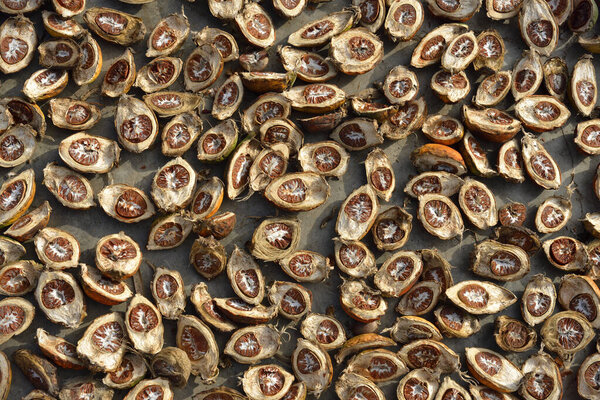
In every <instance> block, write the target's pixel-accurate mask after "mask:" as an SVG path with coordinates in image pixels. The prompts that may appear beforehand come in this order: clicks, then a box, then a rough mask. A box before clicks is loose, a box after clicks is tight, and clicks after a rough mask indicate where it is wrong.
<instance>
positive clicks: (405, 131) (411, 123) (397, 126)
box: [379, 97, 427, 140]
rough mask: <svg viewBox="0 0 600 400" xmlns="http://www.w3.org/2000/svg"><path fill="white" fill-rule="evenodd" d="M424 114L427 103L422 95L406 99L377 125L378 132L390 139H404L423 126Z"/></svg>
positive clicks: (425, 113) (425, 114)
mask: <svg viewBox="0 0 600 400" xmlns="http://www.w3.org/2000/svg"><path fill="white" fill-rule="evenodd" d="M426 116H427V104H426V103H425V99H424V98H423V97H419V98H418V99H416V100H411V101H408V102H406V103H405V104H404V105H403V106H400V107H398V108H396V109H394V111H391V112H390V114H389V117H388V118H387V119H386V120H385V121H383V123H382V124H381V126H380V127H379V134H380V135H383V136H385V137H386V138H388V139H392V140H399V139H404V138H405V137H408V136H409V135H410V134H411V133H413V132H414V131H415V130H417V129H419V128H421V126H423V122H424V121H425V117H426Z"/></svg>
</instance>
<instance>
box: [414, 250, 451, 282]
mask: <svg viewBox="0 0 600 400" xmlns="http://www.w3.org/2000/svg"><path fill="white" fill-rule="evenodd" d="M419 254H420V255H421V258H422V259H423V274H422V275H421V280H422V281H424V282H427V281H431V282H437V283H439V284H440V285H442V290H444V291H445V290H446V289H447V288H448V287H450V286H452V285H454V279H453V278H452V269H453V268H454V266H452V264H450V263H449V262H448V261H447V260H446V259H445V258H444V256H443V255H442V254H441V253H440V252H439V251H438V250H437V249H436V248H433V249H422V250H419Z"/></svg>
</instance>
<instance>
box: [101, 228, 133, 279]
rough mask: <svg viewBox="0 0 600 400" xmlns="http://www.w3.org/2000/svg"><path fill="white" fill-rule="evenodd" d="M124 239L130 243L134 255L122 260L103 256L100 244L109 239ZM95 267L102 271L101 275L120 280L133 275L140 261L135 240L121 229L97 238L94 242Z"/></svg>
mask: <svg viewBox="0 0 600 400" xmlns="http://www.w3.org/2000/svg"><path fill="white" fill-rule="evenodd" d="M113 239H117V240H124V241H126V242H128V243H129V244H131V245H132V246H133V247H134V249H135V257H134V258H131V259H124V260H110V259H107V258H106V257H104V256H103V255H102V254H101V252H100V248H101V247H102V244H103V243H105V242H108V241H110V240H113ZM95 260H96V267H98V269H99V270H100V271H101V272H102V274H103V275H106V276H108V277H111V278H113V279H116V280H122V279H124V278H126V277H129V276H132V275H134V274H135V273H136V272H137V270H138V269H139V267H140V264H141V263H142V252H141V251H140V246H139V245H138V244H137V242H136V241H135V240H133V239H132V238H130V237H129V236H127V235H126V234H125V233H124V232H123V231H121V232H119V233H114V234H111V235H107V236H104V237H102V238H100V240H98V242H97V244H96V258H95Z"/></svg>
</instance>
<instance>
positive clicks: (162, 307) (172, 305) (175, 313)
mask: <svg viewBox="0 0 600 400" xmlns="http://www.w3.org/2000/svg"><path fill="white" fill-rule="evenodd" d="M163 275H167V276H170V277H172V278H173V279H175V282H177V290H175V292H174V293H173V294H172V295H171V296H169V297H166V298H161V296H159V294H158V291H157V285H158V283H159V282H158V280H159V279H160V277H161V276H163ZM150 290H151V292H152V297H153V298H154V301H155V302H156V307H158V311H160V313H161V314H162V316H163V317H165V318H167V319H177V318H179V316H180V315H181V314H182V313H183V311H184V310H185V300H186V296H185V286H184V283H183V278H182V277H181V274H180V273H179V271H175V270H170V269H166V268H157V269H156V271H155V272H154V278H153V279H152V283H151V286H150Z"/></svg>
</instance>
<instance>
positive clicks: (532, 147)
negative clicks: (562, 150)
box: [521, 133, 562, 189]
mask: <svg viewBox="0 0 600 400" xmlns="http://www.w3.org/2000/svg"><path fill="white" fill-rule="evenodd" d="M521 143H522V148H523V150H522V154H523V161H524V163H525V169H526V170H527V174H528V175H529V177H530V178H531V179H533V181H534V182H535V183H537V184H538V185H539V186H541V187H543V188H544V189H558V188H559V187H560V185H561V183H562V177H561V173H560V169H559V167H558V164H557V163H556V161H554V159H553V158H552V156H551V155H550V153H548V152H547V151H546V149H545V148H544V146H543V145H542V143H541V142H540V141H539V140H538V139H536V138H534V137H533V136H532V135H531V134H528V133H526V134H525V135H524V136H523V138H522V139H521Z"/></svg>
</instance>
